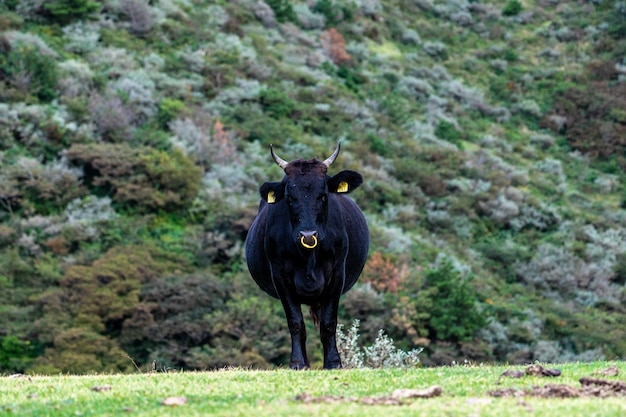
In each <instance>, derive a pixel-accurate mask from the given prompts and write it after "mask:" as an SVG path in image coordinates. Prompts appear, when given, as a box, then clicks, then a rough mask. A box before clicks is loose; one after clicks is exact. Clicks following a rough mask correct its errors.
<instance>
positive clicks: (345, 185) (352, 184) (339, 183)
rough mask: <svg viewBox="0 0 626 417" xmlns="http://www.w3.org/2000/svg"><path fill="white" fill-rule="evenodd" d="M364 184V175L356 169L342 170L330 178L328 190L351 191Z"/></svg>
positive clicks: (334, 191) (332, 191) (336, 191)
mask: <svg viewBox="0 0 626 417" xmlns="http://www.w3.org/2000/svg"><path fill="white" fill-rule="evenodd" d="M361 184H363V176H361V174H359V173H358V172H356V171H341V172H340V173H339V174H337V175H335V176H334V177H331V178H330V179H329V180H328V191H330V192H331V193H351V192H352V191H353V190H355V189H356V188H357V187H358V186H359V185H361Z"/></svg>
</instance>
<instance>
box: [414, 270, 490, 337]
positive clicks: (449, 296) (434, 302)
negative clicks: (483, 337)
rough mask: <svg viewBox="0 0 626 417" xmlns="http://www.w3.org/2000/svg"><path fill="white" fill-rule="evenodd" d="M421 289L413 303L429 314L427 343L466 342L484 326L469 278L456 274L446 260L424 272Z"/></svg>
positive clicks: (484, 317)
mask: <svg viewBox="0 0 626 417" xmlns="http://www.w3.org/2000/svg"><path fill="white" fill-rule="evenodd" d="M424 279H425V282H424V289H423V290H422V291H421V293H420V296H419V298H418V299H417V306H418V310H421V311H423V312H425V313H428V314H429V319H428V322H427V324H426V328H427V329H428V331H429V333H428V336H429V338H430V339H434V340H445V341H467V340H470V339H471V338H472V337H474V335H475V334H476V332H477V331H478V330H480V329H481V328H482V327H483V326H484V325H485V322H486V316H485V313H484V312H482V311H481V310H480V309H479V307H478V298H477V294H476V291H475V290H474V288H473V287H472V286H471V281H472V280H473V276H472V275H469V274H463V273H461V272H459V271H458V270H457V269H455V267H454V266H453V264H452V262H451V261H449V260H443V261H442V262H441V263H440V264H439V265H437V266H436V267H434V268H431V269H429V270H427V271H426V274H425V276H424Z"/></svg>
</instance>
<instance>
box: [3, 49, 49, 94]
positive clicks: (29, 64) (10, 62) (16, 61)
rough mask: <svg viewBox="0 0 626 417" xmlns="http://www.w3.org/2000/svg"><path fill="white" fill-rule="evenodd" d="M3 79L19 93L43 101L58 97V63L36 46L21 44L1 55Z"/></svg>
mask: <svg viewBox="0 0 626 417" xmlns="http://www.w3.org/2000/svg"><path fill="white" fill-rule="evenodd" d="M0 71H1V73H2V79H4V80H5V82H7V83H8V84H9V85H10V86H12V87H13V88H15V89H17V90H18V91H20V92H22V93H26V94H32V95H33V96H35V97H37V98H39V99H40V100H42V101H50V100H52V99H53V98H55V96H56V87H57V77H58V75H57V62H56V61H55V59H54V58H53V57H52V56H50V55H48V54H46V53H42V51H41V50H40V49H39V48H37V47H36V46H32V45H27V44H19V45H16V46H14V47H12V48H11V49H10V50H9V52H8V54H7V55H6V56H2V55H0Z"/></svg>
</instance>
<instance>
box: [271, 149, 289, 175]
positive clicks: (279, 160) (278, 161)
mask: <svg viewBox="0 0 626 417" xmlns="http://www.w3.org/2000/svg"><path fill="white" fill-rule="evenodd" d="M270 152H271V153H272V158H274V161H275V162H276V164H277V165H278V166H279V167H281V168H282V169H285V168H287V164H288V163H289V162H287V161H285V160H284V159H282V158H281V157H280V156H278V155H276V153H275V152H274V147H273V146H272V145H270Z"/></svg>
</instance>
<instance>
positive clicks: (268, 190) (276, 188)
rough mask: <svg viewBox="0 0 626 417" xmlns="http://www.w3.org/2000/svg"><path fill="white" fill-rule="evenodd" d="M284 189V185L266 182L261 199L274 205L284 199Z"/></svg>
mask: <svg viewBox="0 0 626 417" xmlns="http://www.w3.org/2000/svg"><path fill="white" fill-rule="evenodd" d="M284 189H285V187H284V186H282V183H280V182H266V183H265V184H263V185H262V186H261V188H260V189H259V192H260V193H261V198H262V199H263V200H265V201H267V202H268V203H270V204H274V203H275V202H277V201H279V200H281V199H282V198H283V195H284Z"/></svg>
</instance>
